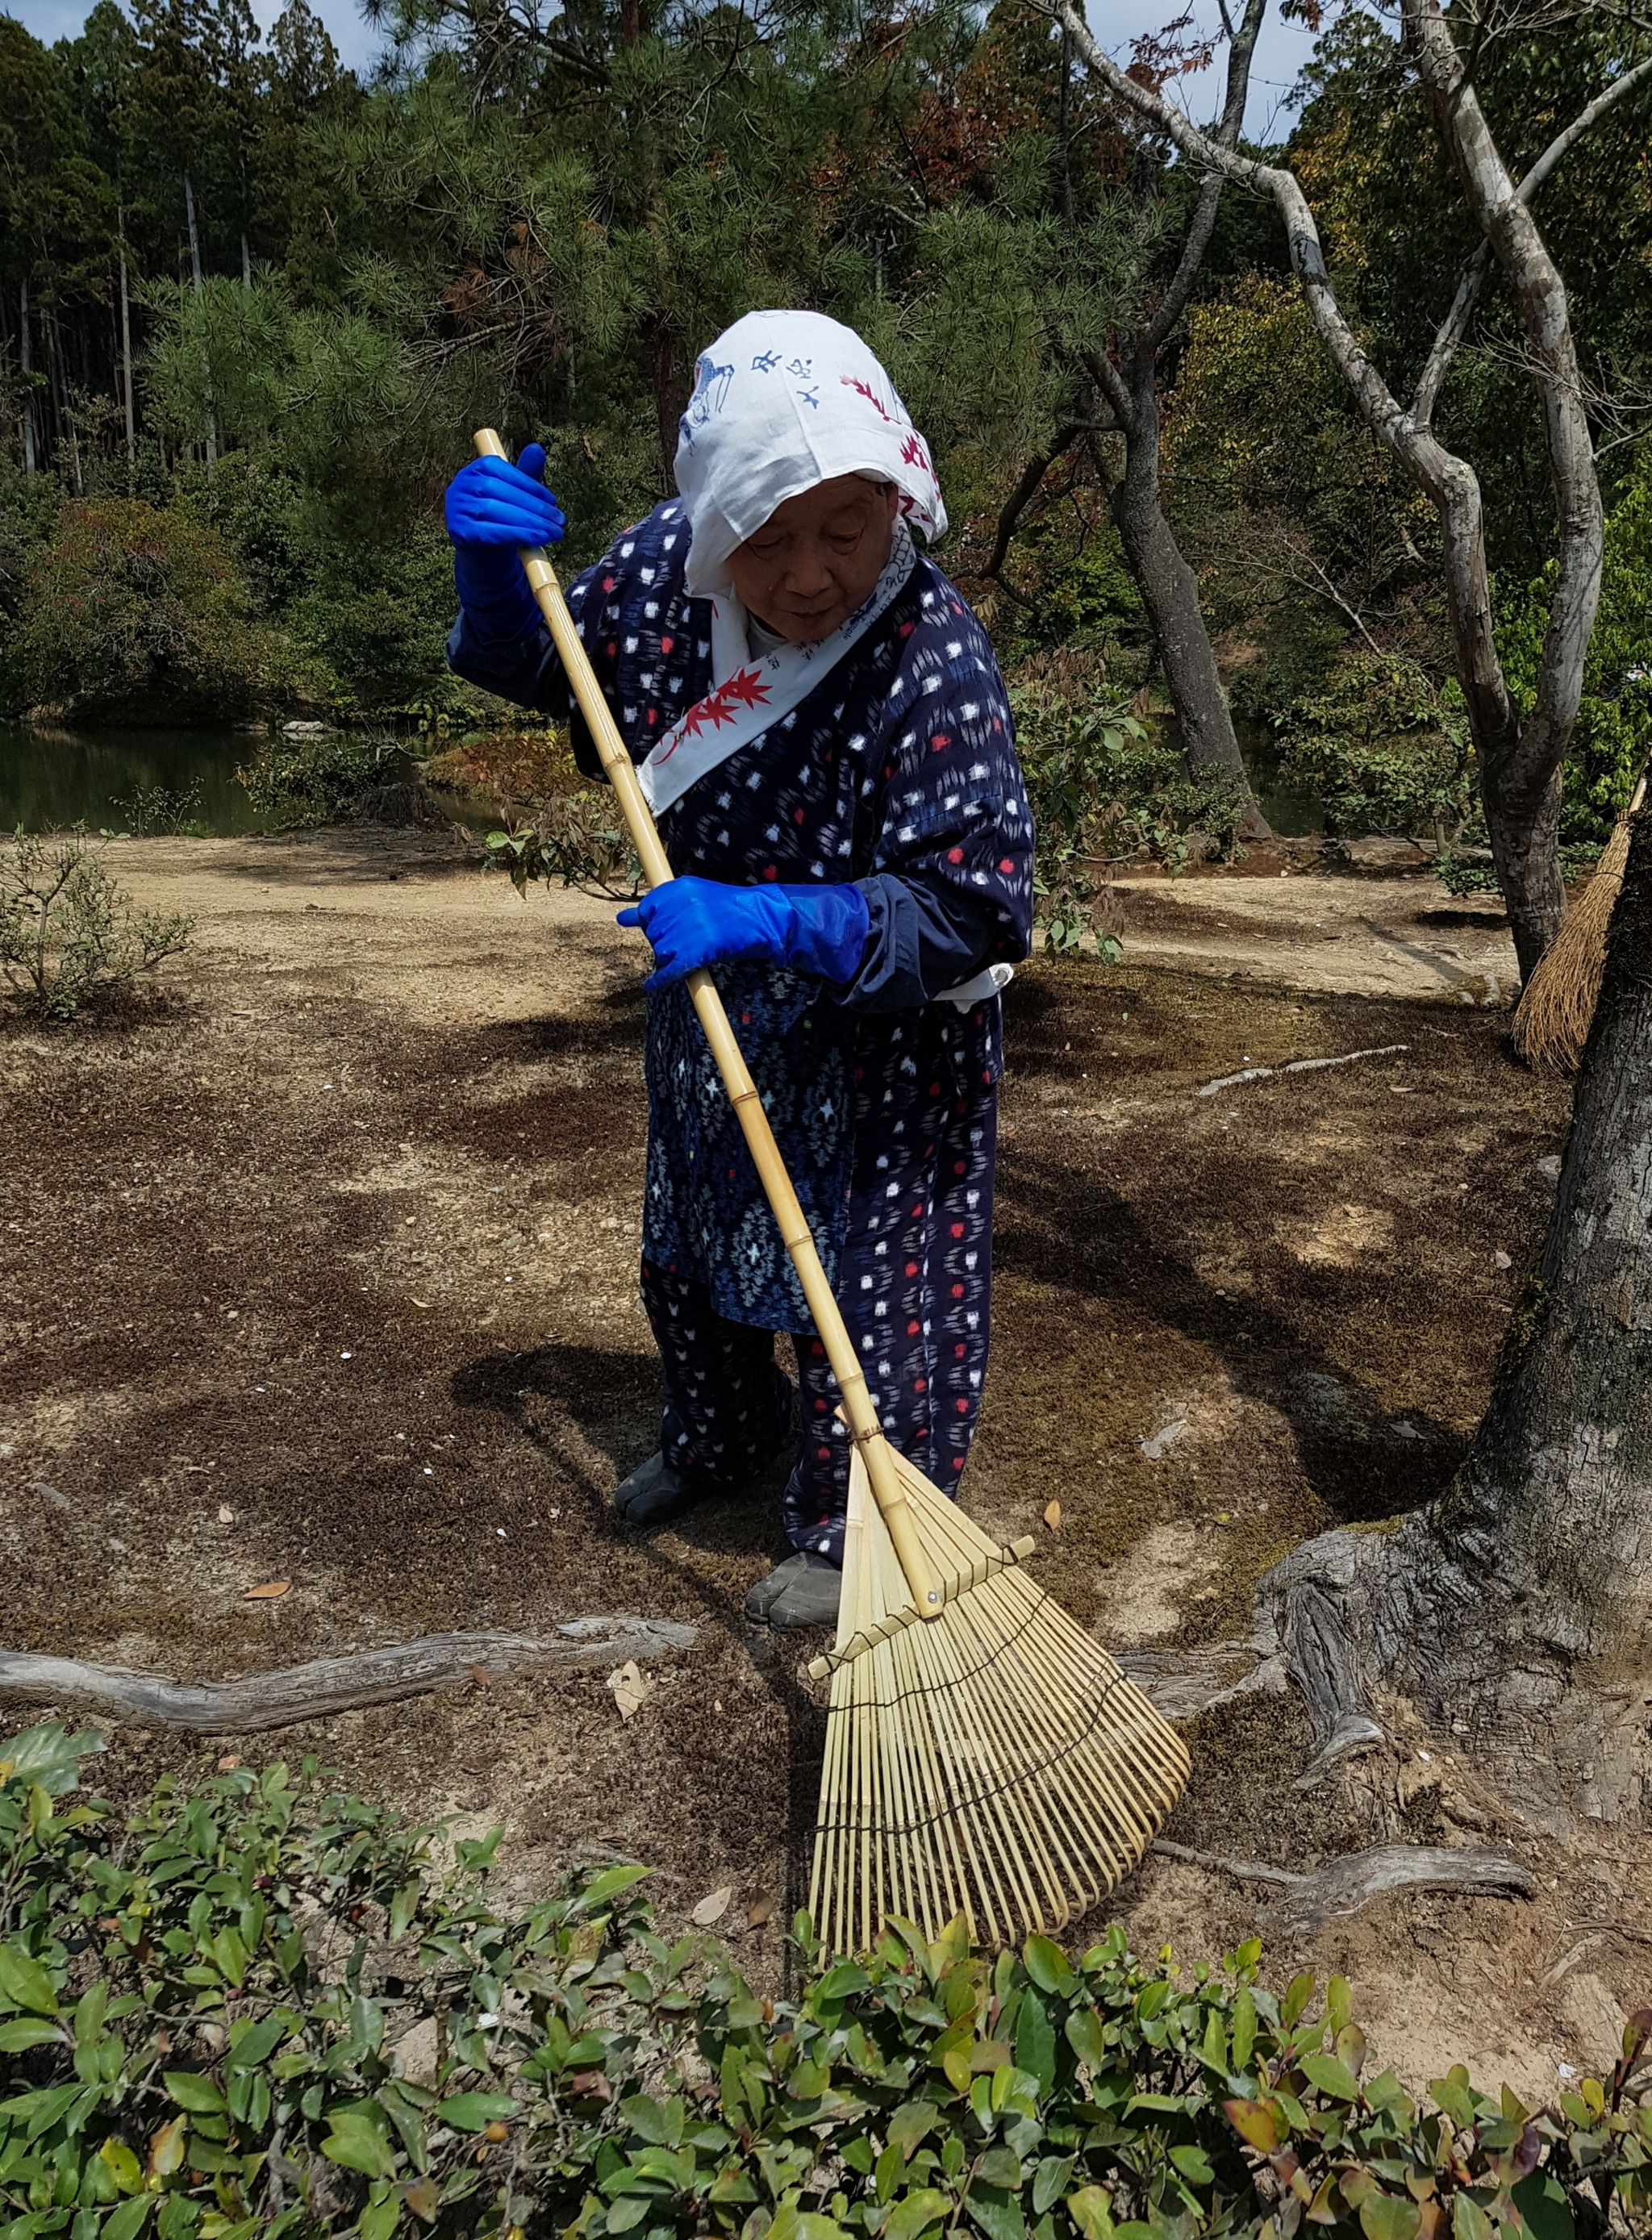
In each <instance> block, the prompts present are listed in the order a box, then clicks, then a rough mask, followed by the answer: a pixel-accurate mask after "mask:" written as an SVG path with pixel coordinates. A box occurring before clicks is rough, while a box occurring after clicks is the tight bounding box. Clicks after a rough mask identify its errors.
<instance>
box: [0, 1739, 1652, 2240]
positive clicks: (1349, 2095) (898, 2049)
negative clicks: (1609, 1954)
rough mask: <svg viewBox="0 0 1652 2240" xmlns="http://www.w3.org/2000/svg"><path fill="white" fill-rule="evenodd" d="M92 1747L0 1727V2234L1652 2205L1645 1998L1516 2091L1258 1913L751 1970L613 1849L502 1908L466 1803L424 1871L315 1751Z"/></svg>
mask: <svg viewBox="0 0 1652 2240" xmlns="http://www.w3.org/2000/svg"><path fill="white" fill-rule="evenodd" d="M101 1748H102V1743H101V1739H100V1738H99V1737H96V1736H90V1735H79V1736H70V1735H67V1734H65V1732H64V1731H63V1728H62V1727H61V1726H58V1725H57V1724H51V1725H47V1726H40V1727H35V1728H31V1729H30V1730H29V1731H28V1732H27V1733H25V1734H23V1735H21V1736H18V1737H15V1738H14V1739H13V1740H12V1741H11V1742H10V1743H7V1744H5V1745H3V1750H4V1755H3V1757H0V2063H3V2068H4V2070H5V2072H6V2081H7V2083H9V2085H10V2090H9V2091H8V2092H7V2094H6V2097H4V2098H3V2099H0V2206H3V2208H4V2210H5V2211H6V2212H7V2214H8V2216H9V2218H10V2222H9V2223H7V2224H6V2226H5V2227H4V2229H5V2230H6V2231H7V2233H8V2235H9V2236H15V2240H34V2236H35V2235H37V2234H48V2233H63V2234H67V2235H70V2240H137V2236H138V2235H139V2234H140V2233H143V2232H145V2231H152V2232H153V2233H154V2234H156V2235H157V2240H252V2236H253V2235H255V2234H258V2233H265V2234H269V2235H271V2236H275V2235H278V2234H283V2233H293V2234H298V2235H303V2236H310V2235H317V2236H319V2235H323V2234H335V2233H336V2234H342V2233H344V2232H354V2233H356V2234H359V2235H360V2236H362V2240H390V2236H391V2235H392V2234H396V2233H401V2234H406V2235H411V2234H414V2233H417V2232H421V2231H426V2230H436V2231H438V2232H440V2233H442V2234H452V2235H458V2234H471V2233H475V2234H477V2235H482V2234H488V2235H493V2234H500V2235H503V2236H505V2240H516V2236H520V2240H528V2236H530V2235H531V2236H535V2240H536V2236H538V2235H540V2234H545V2235H550V2234H553V2233H557V2234H562V2235H563V2236H565V2240H610V2236H611V2240H621V2236H623V2235H624V2234H626V2233H635V2234H636V2236H637V2240H696V2236H711V2235H716V2236H719V2240H854V2236H864V2240H941V2236H943V2234H944V2235H946V2236H947V2240H953V2236H957V2235H962V2234H963V2233H964V2232H965V2231H966V2230H968V2231H969V2232H970V2233H971V2234H972V2235H979V2236H981V2240H1227V2237H1228V2236H1229V2235H1239V2234H1255V2235H1258V2236H1261V2240H1290V2236H1291V2235H1292V2234H1294V2233H1295V2232H1296V2230H1297V2228H1298V2226H1299V2224H1300V2223H1302V2221H1303V2220H1304V2217H1305V2218H1306V2220H1307V2221H1308V2222H1309V2223H1315V2224H1319V2225H1322V2226H1325V2227H1327V2228H1329V2230H1331V2231H1332V2232H1333V2234H1335V2235H1338V2236H1341V2240H1356V2235H1361V2236H1362V2240H1446V2233H1447V2230H1448V2228H1449V2231H1450V2234H1451V2236H1452V2240H1498V2235H1499V2234H1500V2235H1501V2236H1502V2240H1569V2235H1570V2233H1571V2231H1572V2230H1573V2223H1574V2214H1575V2211H1576V2212H1579V2213H1581V2214H1582V2222H1583V2223H1584V2224H1585V2227H1586V2230H1593V2229H1599V2228H1600V2227H1601V2226H1602V2225H1603V2223H1604V2221H1605V2219H1606V2217H1607V2216H1608V2214H1609V2211H1610V2210H1612V2209H1613V2208H1616V2209H1617V2210H1620V2211H1621V2213H1622V2214H1623V2215H1625V2216H1627V2217H1634V2216H1638V2215H1640V2214H1642V2213H1643V2212H1644V2211H1645V2210H1647V2209H1648V2208H1649V2206H1652V2108H1649V2107H1648V2106H1646V2105H1644V2104H1641V2103H1638V2102H1637V2097H1636V2094H1637V2090H1639V2089H1640V2088H1641V2087H1642V2086H1643V2085H1644V2084H1645V2083H1647V2081H1648V2077H1647V2070H1646V2066H1645V2064H1644V2063H1642V2059H1641V2056H1642V2049H1643V2047H1644V2044H1645V2042H1646V2035H1647V2031H1648V2030H1649V2028H1652V2015H1645V2016H1637V2017H1635V2022H1634V2023H1632V2024H1631V2027H1630V2030H1629V2032H1628V2033H1627V2034H1626V2042H1625V2052H1624V2058H1623V2059H1622V2061H1621V2062H1620V2063H1619V2064H1618V2066H1617V2068H1616V2070H1615V2072H1614V2073H1613V2076H1612V2077H1611V2078H1610V2079H1609V2081H1608V2083H1606V2084H1605V2085H1602V2084H1599V2083H1595V2082H1594V2081H1593V2080H1590V2079H1584V2080H1582V2082H1581V2083H1579V2084H1578V2086H1577V2087H1576V2090H1575V2091H1569V2092H1568V2093H1566V2094H1565V2095H1563V2096H1562V2102H1561V2104H1560V2106H1559V2108H1558V2109H1556V2110H1552V2111H1548V2112H1544V2113H1542V2114H1534V2113H1533V2112H1532V2111H1530V2110H1527V2109H1526V2108H1524V2107H1523V2106H1522V2104H1521V2103H1520V2102H1519V2101H1518V2100H1516V2099H1515V2097H1514V2095H1513V2094H1512V2093H1510V2092H1509V2091H1508V2090H1507V2089H1505V2090H1504V2092H1503V2094H1502V2098H1501V2100H1500V2101H1498V2102H1495V2103H1494V2102H1492V2101H1490V2100H1488V2099H1486V2098H1485V2097H1483V2096H1482V2095H1480V2094H1478V2093H1476V2092H1475V2091H1474V2090H1472V2088H1471V2086H1470V2084H1469V2078H1468V2075H1467V2072H1466V2071H1464V2070H1462V2069H1454V2070H1452V2071H1451V2072H1450V2074H1449V2076H1448V2077H1443V2078H1442V2079H1440V2080H1439V2081H1438V2082H1436V2083H1435V2084H1434V2085H1432V2086H1431V2087H1430V2104H1429V2107H1428V2108H1426V2109H1420V2108H1418V2107H1417V2106H1416V2104H1415V2103H1413V2102H1412V2101H1411V2100H1410V2099H1409V2097H1407V2095H1406V2094H1405V2093H1404V2092H1403V2091H1402V2090H1401V2088H1400V2086H1399V2085H1398V2083H1396V2080H1395V2078H1394V2076H1393V2074H1392V2072H1391V2071H1389V2072H1384V2073H1383V2074H1382V2075H1381V2076H1379V2077H1371V2078H1369V2079H1367V2080H1364V2081H1362V2071H1363V2069H1364V2066H1365V2042H1364V2039H1363V2037H1362V2034H1361V2032H1360V2030H1359V2029H1358V2026H1357V2024H1356V2023H1354V2022H1353V2020H1352V2018H1351V2014H1350V2002H1349V1988H1348V1985H1347V1984H1346V1983H1344V1982H1343V1981H1342V1978H1341V1977H1333V1978H1332V1979H1331V1981H1330V1983H1329V1986H1328V1987H1327V1989H1326V1991H1325V1995H1324V1998H1323V2001H1322V2003H1316V1999H1315V1988H1314V1985H1313V1983H1312V1981H1311V1979H1310V1978H1309V1977H1307V1976H1298V1977H1296V1978H1295V1980H1294V1981H1293V1982H1292V1983H1291V1984H1290V1986H1289V1990H1287V1991H1286V1992H1285V1993H1284V1994H1283V1995H1282V1996H1281V1997H1276V1996H1275V1995H1274V1994H1273V1993H1271V1992H1270V1991H1269V1990H1267V1989H1266V1988H1265V1987H1264V1986H1263V1985H1262V1983H1260V1982H1259V1980H1258V1977H1257V1968H1258V1963H1259V1959H1260V1950H1259V1947H1258V1946H1257V1945H1256V1943H1254V1942H1252V1943H1249V1944H1246V1945H1244V1946H1242V1948H1241V1949H1240V1950H1238V1951H1237V1952H1236V1953H1235V1954H1233V1955H1231V1956H1229V1959H1228V1961H1227V1962H1225V1963H1224V1964H1223V1966H1222V1969H1220V1970H1208V1969H1206V1968H1204V1967H1202V1966H1201V1967H1197V1968H1195V1969H1193V1970H1191V1971H1190V1972H1189V1974H1187V1975H1186V1977H1183V1975H1182V1971H1181V1970H1178V1969H1177V1968H1176V1965H1175V1964H1174V1963H1173V1962H1172V1961H1171V1958H1170V1955H1169V1948H1168V1947H1167V1948H1166V1949H1165V1950H1164V1951H1163V1952H1162V1953H1161V1954H1160V1955H1159V1957H1158V1958H1157V1960H1156V1961H1154V1962H1149V1963H1142V1962H1141V1961H1138V1960H1137V1959H1136V1957H1134V1956H1133V1955H1132V1954H1131V1953H1130V1952H1129V1950H1128V1949H1127V1947H1126V1943H1125V1938H1124V1935H1123V1932H1122V1930H1120V1929H1117V1928H1114V1929H1113V1930H1109V1933H1108V1934H1107V1936H1106V1937H1103V1938H1102V1941H1101V1942H1100V1943H1097V1944H1096V1945H1094V1946H1092V1947H1091V1949H1090V1950H1089V1951H1087V1952H1086V1953H1085V1954H1084V1955H1083V1956H1082V1958H1080V1959H1077V1960H1074V1959H1071V1958H1069V1957H1068V1956H1067V1955H1066V1954H1065V1953H1063V1952H1062V1950H1061V1949H1060V1948H1059V1947H1058V1946H1057V1945H1056V1944H1055V1943H1051V1942H1050V1941H1049V1939H1048V1938H1046V1937H1033V1938H1032V1939H1030V1940H1029V1943H1028V1944H1027V1945H1026V1947H1025V1949H1024V1950H1023V1952H1021V1953H1019V1954H1016V1953H1013V1952H1005V1953H1001V1954H1000V1955H998V1957H996V1959H991V1958H988V1957H983V1956H982V1955H979V1954H977V1953H976V1952H974V1951H972V1950H971V1949H970V1946H969V1940H968V1937H966V1936H965V1934H964V1933H963V1929H962V1926H961V1925H957V1924H955V1926H954V1927H953V1928H952V1929H951V1930H948V1931H947V1932H946V1933H945V1934H944V1935H943V1936H942V1937H940V1938H939V1939H937V1940H936V1942H934V1943H926V1942H925V1940H924V1939H923V1937H922V1936H921V1935H920V1934H919V1933H918V1932H917V1931H916V1930H915V1929H912V1928H911V1927H910V1926H909V1925H906V1924H903V1923H896V1924H894V1925H892V1926H891V1928H890V1929H889V1930H887V1931H886V1932H885V1933H884V1935H883V1937H881V1938H880V1940H879V1942H878V1945H877V1949H876V1951H875V1952H873V1953H871V1954H869V1955H867V1956H865V1957H863V1959H861V1960H859V1961H849V1960H840V1961H838V1962H837V1963H836V1964H835V1965H831V1966H825V1965H823V1958H822V1956H821V1955H820V1953H819V1952H818V1950H817V1949H816V1946H815V1944H814V1943H813V1940H812V1936H811V1932H810V1929H809V1921H808V1917H807V1916H806V1915H801V1914H800V1915H799V1916H798V1917H797V1919H796V1924H795V1934H796V1942H797V1945H798V1951H799V1958H800V1961H801V1963H802V1966H803V1979H804V1980H803V1990H802V1992H801V1995H800V1996H799V1997H798V1998H797V1999H796V2001H795V2002H790V2003H789V2002H783V2001H771V2000H768V1999H764V1998H761V1997H757V1996H756V1994H754V1993H753V1992H752V1991H751V1990H749V1987H748V1986H747V1984H746V1983H744V1981H743V1979H742V1977H740V1976H739V1974H738V1973H737V1972H736V1970H735V1968H734V1966H733V1964H732V1963H731V1961H730V1959H729V1955H728V1953H727V1952H726V1950H723V1948H722V1947H720V1946H718V1945H717V1944H716V1943H714V1942H713V1941H712V1940H711V1939H709V1938H708V1937H697V1936H696V1937H685V1938H683V1939H682V1940H680V1941H679V1942H678V1943H676V1944H674V1945H669V1946H668V1945H667V1944H666V1943H664V1942H663V1940H662V1939H661V1938H660V1937H657V1936H656V1934H655V1932H654V1930H653V1928H652V1926H651V1923H650V1919H649V1909H648V1907H647V1905H646V1903H644V1902H643V1900H642V1898H641V1897H640V1896H639V1894H638V1892H637V1890H636V1883H638V1882H639V1881H640V1880H641V1879H642V1877H643V1873H644V1871H645V1870H643V1868H641V1867H636V1866H615V1867H610V1868H607V1869H605V1870H603V1871H601V1872H598V1873H590V1872H588V1873H585V1874H582V1875H579V1876H576V1877H572V1878H570V1879H567V1880H565V1881H564V1882H563V1883H562V1884H561V1885H560V1886H559V1887H558V1889H557V1890H556V1892H555V1893H554V1894H553V1895H552V1896H550V1897H546V1898H544V1899H543V1900H542V1901H541V1902H540V1903H537V1904H536V1905H535V1906H534V1907H532V1908H531V1910H529V1911H528V1912H526V1913H524V1914H521V1915H517V1916H507V1915H505V1914H503V1913H502V1912H500V1911H499V1910H496V1908H495V1906H494V1905H493V1904H492V1903H491V1902H490V1898H489V1896H488V1889H487V1885H488V1879H489V1875H490V1869H491V1867H492V1863H493V1859H494V1855H495V1852H496V1848H497V1845H498V1842H499V1833H498V1831H497V1830H496V1831H495V1832H494V1833H493V1834H492V1835H491V1836H490V1837H487V1838H486V1839H485V1840H483V1841H478V1842H462V1843H455V1844H454V1845H453V1847H452V1854H451V1863H450V1865H447V1866H445V1867H443V1866H441V1865H439V1864H438V1863H437V1853H436V1837H435V1831H433V1830H428V1829H419V1828H412V1827H408V1826H405V1825H403V1823H401V1822H399V1821H398V1820H397V1819H396V1817H395V1816H394V1815H392V1814H390V1813H389V1812H387V1811H385V1810H383V1809H381V1808H377V1807H375V1806H373V1805H371V1804H370V1803H364V1802H363V1800H362V1799H361V1798H359V1797H345V1796H342V1795H340V1794H339V1793H338V1791H337V1790H336V1788H335V1787H334V1785H333V1784H332V1782H331V1780H330V1777H327V1776H325V1775H323V1774H322V1773H321V1772H320V1771H319V1770H317V1768H316V1765H315V1763H314V1762H313V1761H311V1760H308V1759H307V1760H306V1761H305V1762H304V1763H303V1767H302V1769H301V1770H300V1771H299V1773H298V1775H297V1777H296V1778H295V1777H292V1776H290V1774H289V1772H288V1770H287V1769H286V1768H285V1767H284V1766H280V1765H277V1766H272V1767H270V1769H268V1770H266V1771H264V1772H263V1773H262V1774H255V1773H253V1772H251V1771H250V1770H247V1769H244V1768H243V1769H238V1770H236V1771H234V1772H231V1773H228V1774H224V1775H221V1776H218V1777H213V1778H211V1779H209V1780H207V1781H206V1782H204V1783H202V1784H201V1785H200V1786H199V1787H198V1788H197V1789H195V1790H188V1789H185V1788H183V1787H182V1786H180V1785H179V1784H177V1783H175V1782H174V1781H173V1780H172V1779H171V1778H170V1777H168V1778H167V1779H165V1780H163V1781H162V1782H161V1783H159V1784H158V1786H157V1789H156V1790H155V1791H154V1794H153V1796H152V1797H150V1800H149V1802H148V1803H146V1804H144V1805H143V1806H140V1807H139V1808H137V1810H134V1811H133V1812H132V1813H130V1815H129V1816H127V1817H124V1818H123V1817H122V1816H120V1815H118V1814H117V1813H115V1812H114V1811H112V1810H110V1808H109V1807H108V1806H106V1805H104V1804H102V1803H97V1802H95V1801H90V1800H79V1801H76V1802H73V1803H70V1802H69V1801H68V1800H70V1798H71V1797H76V1795H77V1790H78V1785H79V1780H80V1773H81V1766H82V1762H83V1759H84V1758H85V1757H87V1756H88V1755H89V1754H90V1752H92V1751H95V1750H99V1749H101ZM416 2032H417V2033H418V2036H417V2037H415V2036H414V2033H416ZM415 2046H420V2047H421V2049H422V2050H421V2052H420V2054H419V2055H418V2057H416V2058H412V2059H409V2058H406V2055H407V2054H408V2052H409V2050H410V2048H412V2047H415Z"/></svg>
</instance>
